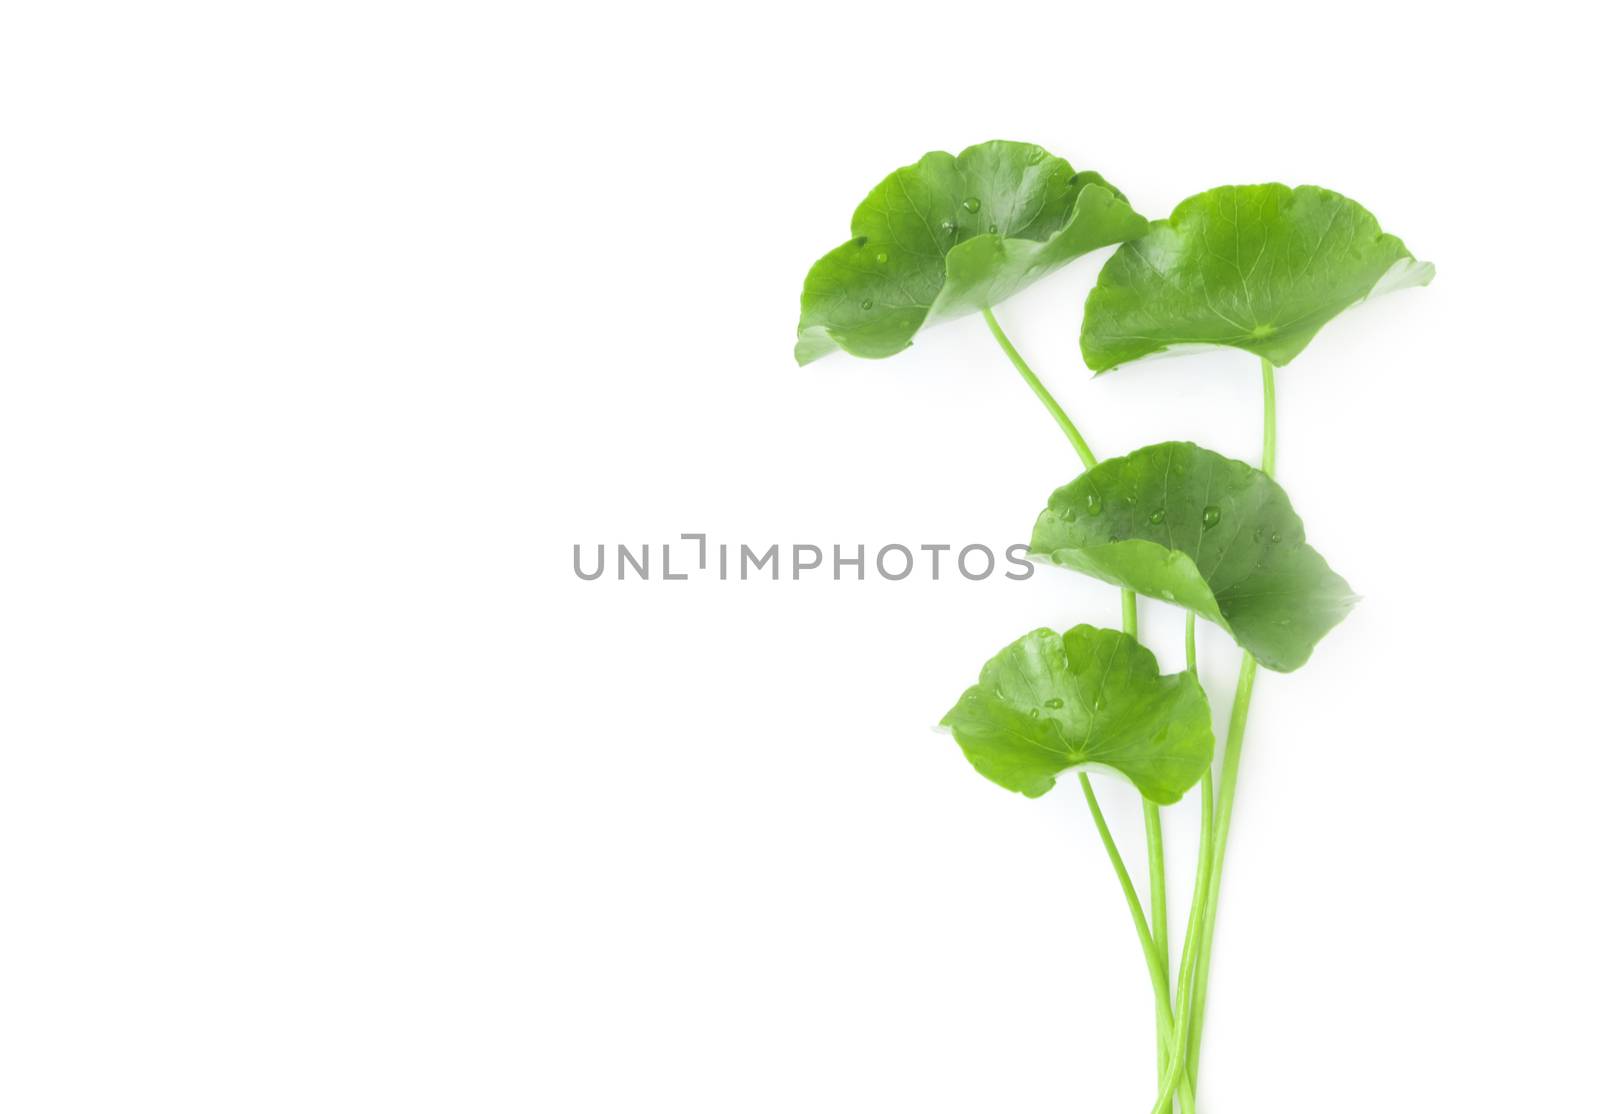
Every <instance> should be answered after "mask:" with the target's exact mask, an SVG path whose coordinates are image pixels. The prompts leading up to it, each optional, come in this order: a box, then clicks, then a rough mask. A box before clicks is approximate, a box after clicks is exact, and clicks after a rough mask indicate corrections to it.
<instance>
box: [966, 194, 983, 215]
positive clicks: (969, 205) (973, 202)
mask: <svg viewBox="0 0 1600 1114" xmlns="http://www.w3.org/2000/svg"><path fill="white" fill-rule="evenodd" d="M961 207H962V208H963V209H965V210H966V211H967V212H969V213H976V212H977V211H978V210H979V209H980V208H982V207H983V202H981V201H979V200H978V199H977V198H976V197H969V198H967V199H966V200H965V201H963V202H962V203H961Z"/></svg>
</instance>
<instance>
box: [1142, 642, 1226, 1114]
mask: <svg viewBox="0 0 1600 1114" xmlns="http://www.w3.org/2000/svg"><path fill="white" fill-rule="evenodd" d="M1193 614H1194V613H1193V612H1190V615H1191V616H1192V615H1193ZM1191 645H1192V643H1191ZM1190 662H1191V664H1190V669H1191V670H1192V669H1193V668H1194V666H1193V658H1192V657H1191V659H1190ZM1211 823H1212V810H1211V771H1209V770H1207V771H1206V775H1205V777H1204V778H1202V779H1201V781H1200V861H1199V865H1198V867H1197V868H1196V870H1195V875H1194V894H1193V896H1192V897H1191V898H1190V899H1189V923H1188V927H1187V928H1186V929H1185V930H1184V934H1183V961H1182V963H1181V964H1180V965H1179V967H1178V1012H1177V1018H1176V1019H1175V1020H1174V1022H1173V1028H1172V1031H1173V1032H1174V1033H1179V1034H1184V1035H1185V1036H1186V1035H1187V1034H1188V1032H1189V1025H1190V1018H1191V1016H1192V1012H1191V1011H1192V1009H1193V1005H1194V995H1193V993H1192V992H1193V989H1194V984H1195V965H1196V964H1197V963H1198V962H1199V949H1198V948H1197V947H1196V946H1195V945H1196V941H1197V940H1198V939H1199V936H1200V933H1201V931H1202V923H1201V922H1202V921H1203V920H1204V916H1205V905H1206V900H1205V899H1206V892H1207V890H1208V889H1209V888H1210V884H1211V865H1212V864H1211V857H1210V856H1209V855H1207V854H1206V849H1207V848H1209V847H1210V846H1211V835H1212V833H1211ZM1189 1052H1190V1049H1189V1042H1188V1040H1187V1039H1183V1040H1179V1041H1178V1042H1177V1055H1176V1057H1175V1058H1173V1059H1172V1061H1171V1062H1170V1063H1169V1064H1168V1065H1167V1070H1166V1073H1165V1078H1164V1079H1163V1080H1162V1083H1161V1095H1160V1097H1159V1098H1157V1099H1156V1104H1155V1107H1154V1108H1153V1110H1152V1114H1163V1112H1164V1111H1166V1110H1169V1109H1170V1108H1171V1106H1172V1095H1173V1092H1174V1091H1176V1090H1177V1089H1178V1088H1179V1087H1180V1086H1181V1085H1182V1084H1184V1083H1185V1082H1187V1079H1188V1060H1189ZM1191 1090H1192V1088H1191ZM1185 1103H1186V1105H1187V1108H1188V1110H1189V1111H1190V1112H1191V1114H1193V1112H1194V1109H1195V1108H1194V1104H1193V1101H1192V1096H1191V1098H1189V1099H1185Z"/></svg>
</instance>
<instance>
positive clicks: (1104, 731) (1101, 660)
mask: <svg viewBox="0 0 1600 1114" xmlns="http://www.w3.org/2000/svg"><path fill="white" fill-rule="evenodd" d="M1041 708H1042V709H1045V711H1044V713H1043V714H1041ZM940 725H941V726H943V727H947V728H949V729H950V731H951V732H952V733H953V734H954V735H955V737H956V742H957V743H959V744H960V745H961V749H962V751H963V752H964V753H965V754H966V756H967V760H968V761H970V762H971V763H972V765H973V767H974V768H976V769H977V771H978V772H979V773H980V774H982V775H983V776H984V777H986V778H988V779H989V780H990V781H993V782H995V783H996V784H998V785H1002V786H1004V787H1005V788H1007V789H1011V790H1014V791H1016V792H1018V793H1021V794H1023V795H1024V796H1028V797H1039V796H1042V795H1043V794H1045V793H1048V792H1049V791H1050V789H1051V787H1052V786H1054V785H1055V781H1056V777H1057V776H1058V775H1060V774H1061V773H1062V772H1063V771H1065V770H1068V769H1071V768H1073V767H1075V766H1085V765H1097V766H1103V767H1106V768H1108V769H1111V770H1115V771H1116V772H1118V773H1120V774H1122V775H1123V776H1124V777H1126V778H1127V779H1128V780H1129V781H1131V782H1132V783H1133V784H1134V785H1135V786H1136V787H1137V788H1138V790H1139V792H1140V793H1142V794H1144V796H1146V797H1148V798H1149V799H1150V800H1152V801H1154V802H1156V803H1157V804H1164V805H1165V804H1173V803H1175V802H1176V801H1177V800H1178V799H1179V798H1181V797H1182V796H1183V794H1184V793H1186V792H1187V791H1188V790H1189V789H1190V788H1191V787H1192V786H1193V785H1194V784H1195V783H1196V782H1197V781H1199V780H1200V777H1201V775H1202V774H1204V773H1205V771H1206V770H1208V769H1209V768H1210V766H1211V755H1212V749H1213V747H1214V745H1215V743H1214V740H1213V738H1212V734H1211V708H1210V706H1209V705H1208V704H1207V703H1206V695H1205V692H1204V691H1203V690H1202V689H1201V687H1200V683H1199V681H1197V680H1196V679H1195V677H1194V675H1193V674H1191V673H1188V672H1183V673H1173V674H1168V675H1166V676H1163V675H1162V674H1161V670H1160V667H1159V666H1158V665H1157V664H1156V659H1155V655H1154V654H1152V653H1151V652H1150V651H1149V650H1147V649H1145V648H1144V647H1143V646H1141V645H1139V643H1138V642H1137V641H1136V640H1135V639H1134V638H1133V637H1132V636H1130V635H1126V634H1123V633H1121V632H1120V631H1112V630H1102V629H1100V628H1097V627H1091V626H1077V627H1073V628H1072V629H1071V630H1069V631H1067V632H1066V634H1057V633H1056V632H1055V631H1052V630H1036V631H1034V632H1032V633H1031V634H1028V635H1024V636H1023V637H1022V638H1019V639H1018V640H1017V641H1015V642H1013V643H1012V644H1011V645H1009V646H1007V647H1006V648H1005V649H1003V650H1001V651H1000V652H999V653H998V654H996V655H995V656H994V657H993V658H992V659H990V661H989V662H988V664H986V665H985V666H984V667H983V670H982V672H981V673H980V674H979V676H978V683H977V684H976V685H973V686H972V687H971V688H969V689H967V691H966V692H965V693H963V694H962V696H961V699H960V700H958V701H957V702H956V705H955V707H954V708H952V709H950V712H949V713H948V714H947V715H946V716H945V717H944V719H943V721H941V724H940ZM1163 733H1164V734H1163Z"/></svg>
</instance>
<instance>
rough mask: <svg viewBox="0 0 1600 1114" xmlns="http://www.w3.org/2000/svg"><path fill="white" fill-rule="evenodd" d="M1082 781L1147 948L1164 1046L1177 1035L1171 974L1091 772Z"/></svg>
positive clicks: (1145, 960)
mask: <svg viewBox="0 0 1600 1114" xmlns="http://www.w3.org/2000/svg"><path fill="white" fill-rule="evenodd" d="M1078 784H1079V785H1080V786H1081V787H1082V788H1083V799H1084V800H1085V801H1087V802H1088V803H1089V814H1090V815H1091V816H1093V817H1094V826H1095V830H1096V831H1098V832H1099V833H1100V842H1101V843H1103V844H1105V848H1106V855H1107V856H1108V857H1109V858H1110V859H1111V867H1112V869H1113V870H1115V871H1116V872H1117V882H1118V884H1119V885H1121V886H1122V896H1123V898H1124V899H1125V900H1126V901H1127V903H1128V914H1129V915H1130V916H1131V917H1132V918H1133V930H1134V932H1136V933H1137V934H1138V936H1139V946H1140V947H1141V948H1142V949H1144V962H1145V966H1146V967H1148V968H1149V969H1150V988H1151V989H1152V990H1154V991H1155V996H1156V1016H1157V1017H1159V1018H1160V1020H1161V1031H1160V1033H1159V1035H1160V1037H1161V1038H1162V1044H1163V1046H1168V1045H1170V1043H1171V1040H1172V1035H1173V1030H1172V1020H1173V1018H1172V999H1171V996H1170V993H1169V990H1168V987H1167V976H1166V975H1165V974H1163V973H1162V970H1161V960H1160V958H1159V957H1158V956H1157V955H1156V943H1155V940H1154V939H1153V938H1152V937H1151V935H1150V926H1149V925H1148V924H1146V923H1145V919H1144V906H1143V905H1141V904H1140V903H1139V892H1138V891H1137V890H1135V889H1134V887H1133V879H1132V878H1130V877H1129V876H1128V868H1127V866H1126V864H1124V863H1123V861H1122V854H1121V852H1119V851H1118V850H1117V841H1116V840H1115V839H1113V838H1112V837H1111V829H1110V827H1108V826H1107V824H1106V817H1105V813H1103V812H1101V811H1100V802H1099V800H1098V799H1096V797H1095V795H1094V787H1093V786H1092V785H1090V784H1089V775H1088V774H1079V775H1078Z"/></svg>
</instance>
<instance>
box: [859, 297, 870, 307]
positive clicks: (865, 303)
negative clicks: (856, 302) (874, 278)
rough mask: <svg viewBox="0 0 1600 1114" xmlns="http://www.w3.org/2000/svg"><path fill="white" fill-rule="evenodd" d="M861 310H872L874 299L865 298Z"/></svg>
mask: <svg viewBox="0 0 1600 1114" xmlns="http://www.w3.org/2000/svg"><path fill="white" fill-rule="evenodd" d="M861 308H862V309H871V308H872V299H871V298H863V299H862V300H861Z"/></svg>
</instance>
